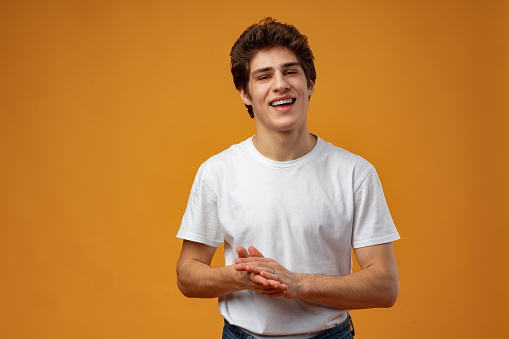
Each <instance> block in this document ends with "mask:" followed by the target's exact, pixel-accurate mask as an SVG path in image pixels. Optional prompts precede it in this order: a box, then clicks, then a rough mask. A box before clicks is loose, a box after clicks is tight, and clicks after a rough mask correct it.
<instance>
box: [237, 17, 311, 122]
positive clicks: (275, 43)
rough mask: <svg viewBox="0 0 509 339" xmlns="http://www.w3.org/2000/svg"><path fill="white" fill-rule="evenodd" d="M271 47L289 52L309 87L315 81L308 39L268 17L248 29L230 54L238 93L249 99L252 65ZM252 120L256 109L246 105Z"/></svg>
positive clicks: (292, 28)
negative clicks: (297, 63)
mask: <svg viewBox="0 0 509 339" xmlns="http://www.w3.org/2000/svg"><path fill="white" fill-rule="evenodd" d="M272 47H286V48H288V49H290V50H291V51H292V52H293V53H295V56H296V57H297V60H298V61H299V64H300V66H301V67H302V69H303V70H304V74H305V75H306V79H307V82H308V87H310V86H311V84H312V83H315V81H316V71H315V63H314V61H313V60H314V56H313V52H311V49H310V48H309V44H308V39H307V37H306V36H305V35H302V34H301V33H300V32H299V30H298V29H297V28H295V27H294V26H292V25H288V24H283V23H280V22H277V21H276V20H274V19H272V18H270V17H268V18H265V19H264V20H261V21H260V22H259V23H257V24H254V25H252V26H250V27H248V28H247V29H246V30H245V31H244V33H242V35H241V36H240V37H239V38H238V39H237V41H236V42H235V44H234V45H233V47H232V50H231V52H230V57H231V72H232V75H233V82H234V84H235V88H237V90H240V89H243V90H244V91H245V92H246V94H247V95H248V96H249V90H248V83H249V72H250V64H251V60H252V59H253V57H254V56H255V55H256V53H257V52H258V51H260V50H267V49H270V48H272ZM246 107H247V111H248V113H249V115H250V116H251V118H253V117H254V114H253V107H252V106H251V105H246Z"/></svg>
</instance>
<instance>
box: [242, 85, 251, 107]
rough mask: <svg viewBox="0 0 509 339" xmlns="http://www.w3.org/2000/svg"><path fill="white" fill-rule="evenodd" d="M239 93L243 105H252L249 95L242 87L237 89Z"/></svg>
mask: <svg viewBox="0 0 509 339" xmlns="http://www.w3.org/2000/svg"><path fill="white" fill-rule="evenodd" d="M239 94H240V97H241V99H242V102H244V105H252V103H251V99H250V98H249V95H248V94H247V93H246V91H244V89H243V88H240V89H239Z"/></svg>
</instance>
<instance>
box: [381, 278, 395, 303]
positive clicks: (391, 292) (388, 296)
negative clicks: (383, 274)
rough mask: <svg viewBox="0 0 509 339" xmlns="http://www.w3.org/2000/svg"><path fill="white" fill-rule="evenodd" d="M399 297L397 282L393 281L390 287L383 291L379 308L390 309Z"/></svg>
mask: <svg viewBox="0 0 509 339" xmlns="http://www.w3.org/2000/svg"><path fill="white" fill-rule="evenodd" d="M398 296H399V281H398V280H397V281H393V282H392V283H391V284H390V286H387V288H386V289H385V293H384V294H383V298H382V300H381V305H380V307H382V308H390V307H392V306H394V304H396V300H398Z"/></svg>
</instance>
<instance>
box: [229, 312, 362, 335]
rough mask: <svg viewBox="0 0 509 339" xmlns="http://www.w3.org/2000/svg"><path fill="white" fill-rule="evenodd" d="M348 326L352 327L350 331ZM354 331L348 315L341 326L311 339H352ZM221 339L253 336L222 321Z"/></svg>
mask: <svg viewBox="0 0 509 339" xmlns="http://www.w3.org/2000/svg"><path fill="white" fill-rule="evenodd" d="M350 325H351V326H352V327H351V329H350ZM354 335H355V330H354V328H353V322H352V318H351V317H350V315H348V318H346V320H345V321H343V322H342V323H341V324H338V325H336V326H334V327H333V328H329V329H328V330H325V331H323V332H321V333H319V334H317V335H316V336H314V337H312V338H311V339H353V336H354ZM290 338H291V337H290ZM222 339H253V336H251V335H249V334H247V333H246V332H244V331H242V330H241V329H240V328H238V327H237V326H234V325H230V324H229V323H228V322H227V321H226V320H225V321H224V327H223V337H222Z"/></svg>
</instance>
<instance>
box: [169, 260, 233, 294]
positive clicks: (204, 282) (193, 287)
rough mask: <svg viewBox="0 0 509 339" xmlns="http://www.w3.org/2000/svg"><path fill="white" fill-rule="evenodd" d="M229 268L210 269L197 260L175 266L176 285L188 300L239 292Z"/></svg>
mask: <svg viewBox="0 0 509 339" xmlns="http://www.w3.org/2000/svg"><path fill="white" fill-rule="evenodd" d="M235 274H236V271H235V270H234V269H233V268H232V267H231V266H226V267H211V266H209V265H207V264H205V263H203V262H200V261H198V260H187V261H185V262H183V263H180V264H179V265H178V266H177V285H178V287H179V289H180V291H181V292H182V294H184V295H185V296H186V297H189V298H217V297H220V296H222V295H225V294H228V293H232V292H236V291H238V290H240V287H239V285H238V284H237V283H236V280H235Z"/></svg>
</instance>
